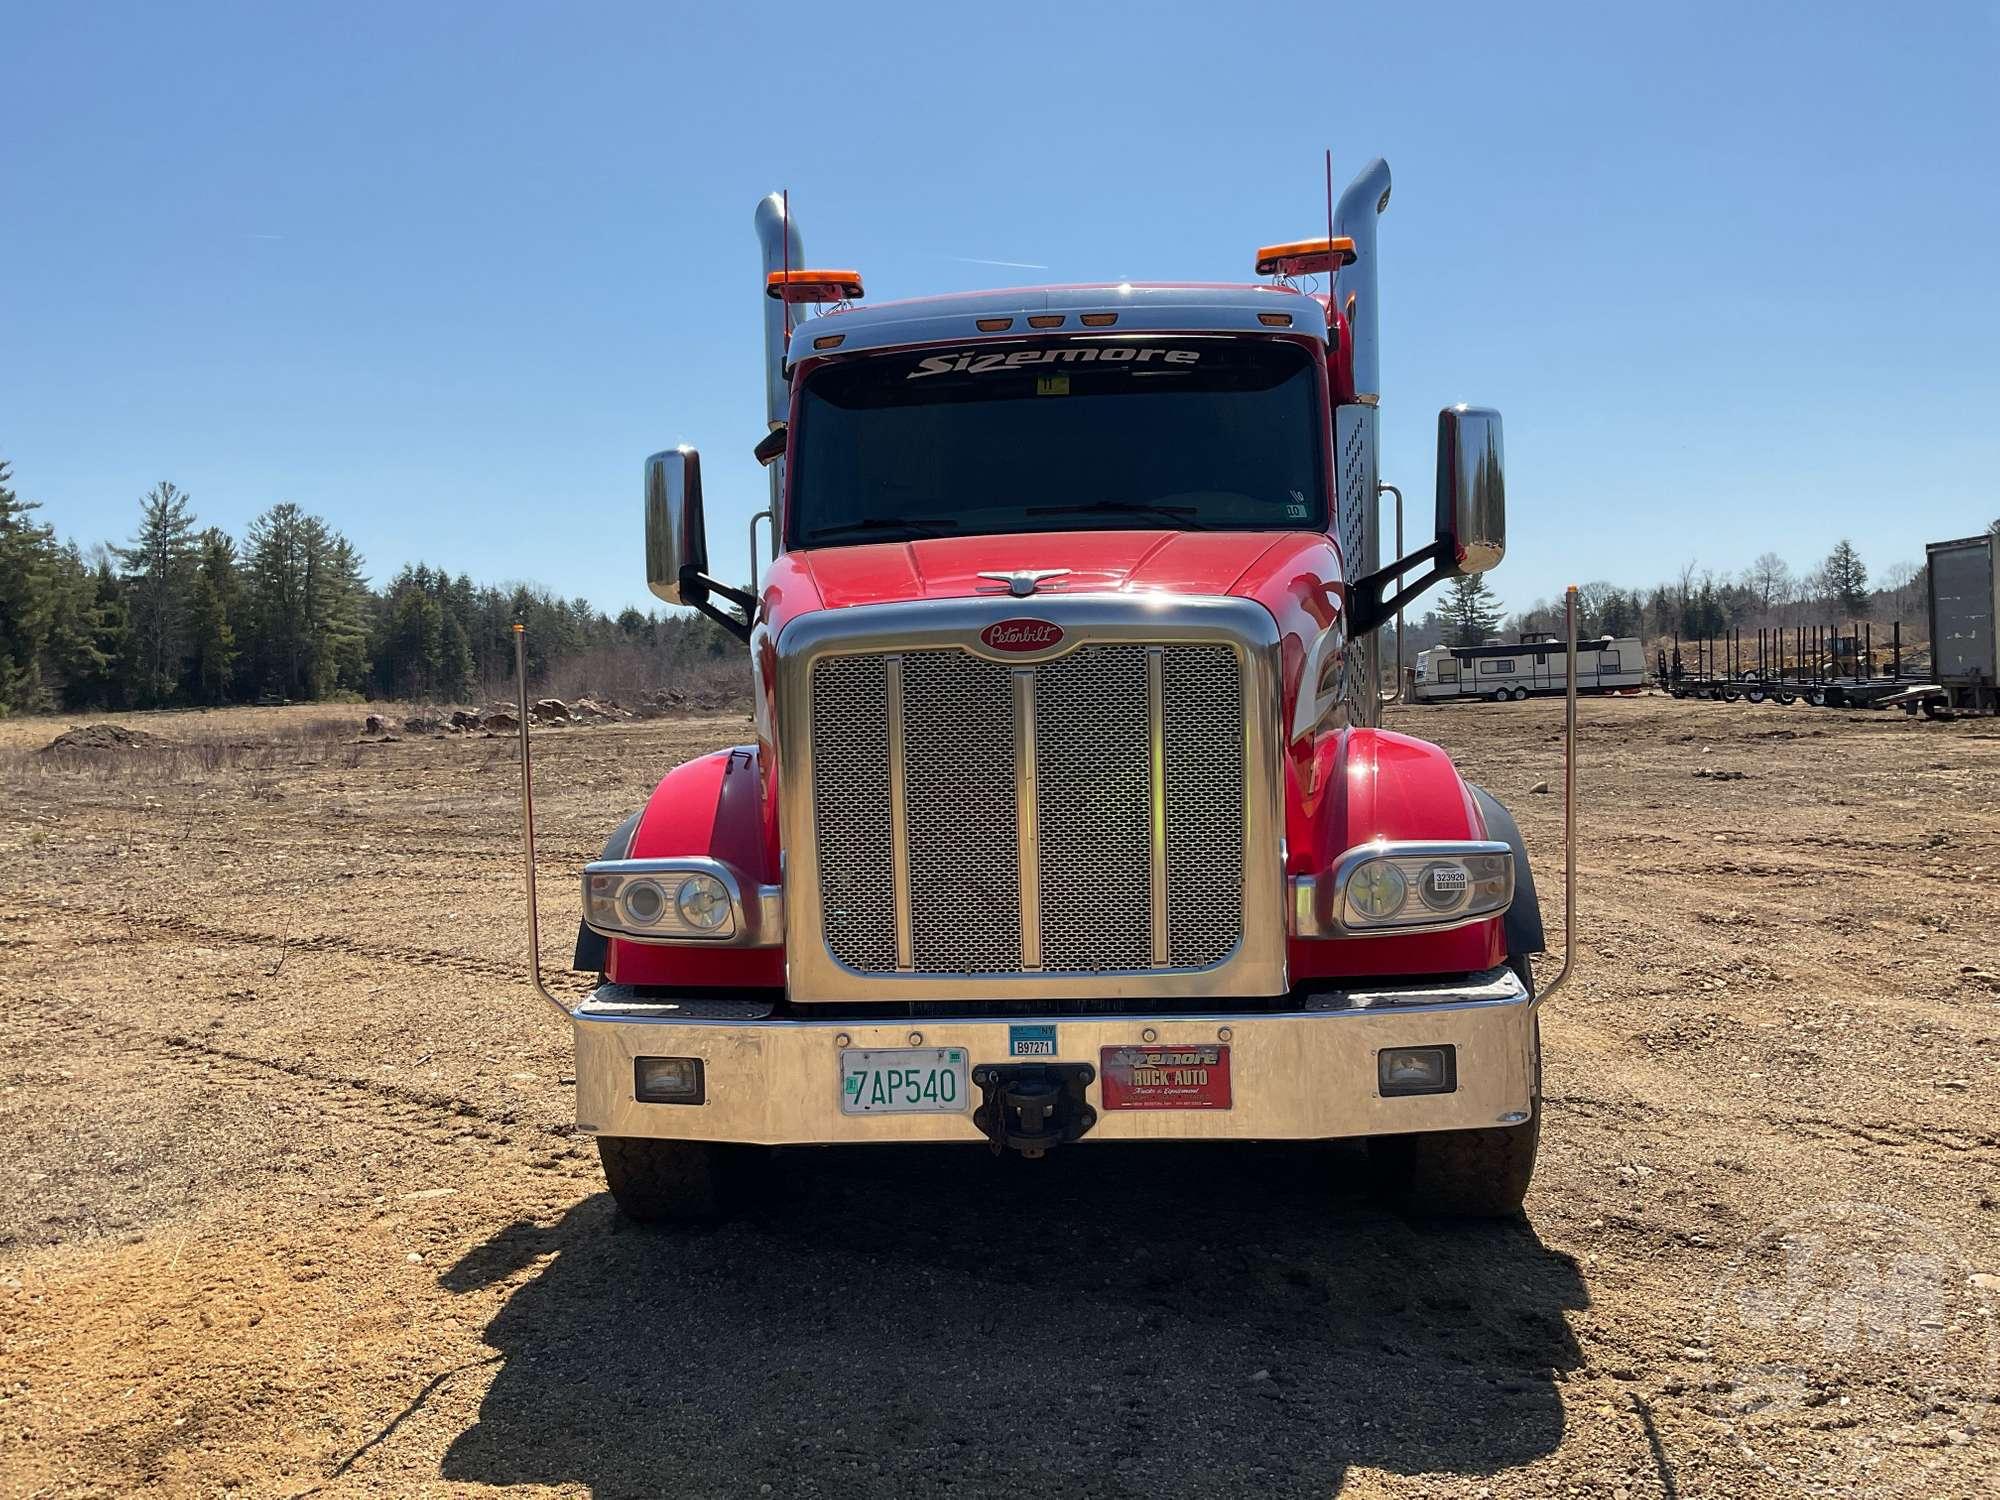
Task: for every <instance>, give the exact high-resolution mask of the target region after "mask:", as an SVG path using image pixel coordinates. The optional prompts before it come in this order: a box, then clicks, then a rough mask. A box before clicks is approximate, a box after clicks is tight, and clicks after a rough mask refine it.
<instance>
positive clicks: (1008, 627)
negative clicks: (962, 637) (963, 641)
mask: <svg viewBox="0 0 2000 1500" xmlns="http://www.w3.org/2000/svg"><path fill="white" fill-rule="evenodd" d="M979 638H980V640H982V641H984V642H985V643H986V644H987V645H988V646H990V647H991V648H992V649H993V650H995V651H1046V650H1048V649H1049V647H1051V646H1058V645H1061V644H1062V638H1063V628H1062V626H1060V625H1058V624H1056V623H1055V622H1054V621H1052V620H999V621H996V622H995V623H993V624H991V625H988V626H987V627H986V628H985V629H984V630H982V631H980V632H979Z"/></svg>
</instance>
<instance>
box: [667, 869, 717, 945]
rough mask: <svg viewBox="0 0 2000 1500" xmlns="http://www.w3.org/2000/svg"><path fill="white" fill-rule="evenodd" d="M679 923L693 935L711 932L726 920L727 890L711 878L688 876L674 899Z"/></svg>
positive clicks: (709, 876) (710, 876) (708, 876)
mask: <svg viewBox="0 0 2000 1500" xmlns="http://www.w3.org/2000/svg"><path fill="white" fill-rule="evenodd" d="M674 909H675V910H676V911H678V912H679V913H680V915H681V920H682V921H683V922H685V923H687V924H688V926H690V927H692V928H694V929H695V931H697V932H714V931H715V930H716V929H717V928H718V927H720V926H722V924H723V923H724V922H727V921H728V920H729V890H728V887H726V886H725V885H723V883H722V882H721V881H719V880H717V879H716V878H715V877H714V876H713V875H690V876H688V878H687V879H685V880H683V881H682V882H681V888H680V890H679V892H678V893H677V894H676V895H675V896H674Z"/></svg>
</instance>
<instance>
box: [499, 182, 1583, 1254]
mask: <svg viewBox="0 0 2000 1500" xmlns="http://www.w3.org/2000/svg"><path fill="white" fill-rule="evenodd" d="M1388 189H1389V174H1388V168H1387V166H1386V165H1385V164H1383V163H1381V162H1379V161H1378V162H1375V163H1373V164H1371V166H1370V167H1369V168H1368V169H1366V170H1365V171H1364V172H1363V173H1362V174H1361V175H1360V176H1359V177H1358V178H1357V179H1356V180H1355V183H1354V184H1353V186H1351V187H1350V188H1349V189H1348V191H1347V193H1346V194H1345V195H1344V196H1343V198H1342V199H1341V201H1340V205H1339V209H1338V216H1337V221H1336V223H1335V225H1334V229H1335V233H1333V234H1332V235H1328V236H1322V237H1320V238H1317V239H1313V240H1306V241H1300V242H1296V243H1292V244H1285V245H1273V246H1269V247H1266V248H1264V249H1262V250H1260V251H1259V252H1258V253H1257V256H1256V258H1255V264H1256V266H1257V270H1258V272H1259V273H1260V275H1263V276H1266V277H1268V278H1269V279H1268V280H1265V281H1260V282H1254V283H1248V284H1243V285H1228V286H1218V285H1206V284H1204V285H1189V284H1158V285H1146V284H1137V283H1119V284H1115V285H1103V286H1077V287H1050V288H1036V289H1027V290H1019V289H1017V290H1008V291H998V292H985V293H975V294H969V295H960V296H952V297H939V298H931V299H922V300H915V301H908V302H894V303H888V304H885V305H879V306H870V307H866V308H862V307H857V306H855V303H856V302H857V301H859V300H860V297H861V291H862V287H861V280H860V277H859V276H858V275H856V274H855V273H854V272H851V271H827V270H819V269H815V268H812V267H811V266H809V265H808V263H807V262H806V259H805V256H804V250H803V244H802V242H801V240H800V237H799V235H798V233H797V230H796V227H795V226H794V225H793V223H792V222H791V219H790V216H789V213H788V211H787V207H786V205H785V203H784V201H783V200H781V199H779V198H777V197H775V196H774V197H773V198H771V199H767V200H766V201H765V202H764V203H763V204H761V205H760V206H759V210H758V226H759V232H760V238H761V239H762V242H763V260H764V264H763V267H762V270H763V276H764V288H763V289H764V291H765V293H766V302H765V307H766V319H767V327H766V356H767V363H768V368H767V380H768V386H767V411H766V418H767V421H766V427H767V432H766V435H765V437H764V439H763V441H762V442H761V443H759V445H758V450H757V451H758V455H759V457H760V458H762V459H763V460H764V461H765V462H766V463H767V464H769V465H770V468H771V477H772V484H771V500H772V507H771V511H770V513H769V519H770V521H771V526H772V553H773V555H772V558H771V561H770V563H769V566H768V568H766V569H765V570H764V572H763V576H762V578H761V580H758V579H753V581H752V584H751V586H750V587H749V588H748V589H740V590H739V589H733V588H728V587H725V586H724V585H722V584H720V583H719V582H717V581H716V580H715V579H713V578H711V577H710V576H709V572H708V557H707V548H706V541H705V537H706V532H705V522H704V517H703V505H702V489H701V468H700V461H699V458H698V456H697V455H696V453H695V452H694V451H693V450H692V449H690V448H685V447H683V448H678V449H674V450H670V451H668V452H664V453H661V454H657V455H655V456H654V457H653V458H652V459H651V460H649V461H648V463H647V466H646V485H645V500H646V555H647V569H648V581H649V584H650V586H651V588H652V590H653V592H654V593H655V594H657V595H658V596H659V597H661V598H662V599H665V600H667V601H669V602H671V603H676V604H683V605H690V606H693V607H694V608H697V609H700V610H702V611H704V612H706V613H708V614H710V615H712V616H713V617H714V618H716V619H717V620H719V621H721V622H722V623H723V624H725V625H726V626H727V627H728V628H729V629H730V630H731V631H732V632H734V633H735V634H736V635H738V636H739V637H740V638H741V639H742V640H744V641H745V643H746V644H747V646H748V647H749V650H750V653H751V659H752V665H753V672H754V684H755V687H754V691H755V695H756V738H755V743H753V744H748V745H744V746H741V747H739V748H736V749H731V750H724V751H718V752H716V753H714V754H712V755H707V756H703V757H700V758H698V759H696V760H693V761H690V762H688V763H687V764H685V765H682V766H680V767H678V768H676V769H674V770H673V771H671V772H670V773H668V775H667V776H666V777H665V778H664V779H663V780H662V781H661V782H660V783H659V786H658V788H657V790H656V791H655V792H654V793H653V794H652V796H651V798H650V799H649V800H648V802H647V804H646V805H645V807H644V808H642V809H640V810H639V811H638V812H637V813H635V814H633V815H632V816H631V817H629V818H627V819H626V821H625V822H624V823H623V824H622V825H621V826H620V827H619V829H618V831H617V832H616V833H615V834H614V835H613V837H612V839H611V841H610V843H609V844H608V845H607V847H606V849H605V853H604V858H603V859H601V860H599V861H597V862H595V863H592V864H591V865H589V866H588V867H587V868H586V870H585V871H584V874H583V929H582V932H581V933H580V935H579V941H578V947H577V957H576V960H575V962H576V966H577V967H578V968H581V969H584V970H586V971H597V972H598V973H599V974H600V978H601V982H600V983H599V984H598V985H597V987H596V988H595V990H594V991H593V992H592V993H591V995H590V997H589V998H588V999H587V1000H586V1001H584V1002H582V1003H581V1004H577V1005H573V1006H564V1009H565V1011H566V1013H567V1014H568V1015H569V1017H570V1019H571V1021H572V1022H573V1025H574V1030H575V1037H576V1049H577V1068H576V1079H577V1101H578V1102H577V1109H578V1123H579V1125H580V1127H581V1128H582V1129H584V1130H586V1131H588V1132H590V1133H592V1134H594V1135H596V1136H597V1138H598V1142H599V1147H600V1151H601V1155H602V1158H603V1162H604V1167H605V1173H606V1177H607V1180H608V1182H609V1185H610V1188H611V1191H612V1193H613V1194H614V1196H615V1197H616V1199H617V1201H618V1203H619V1205H620V1207H621V1209H623V1210H624V1212H626V1213H627V1214H628V1215H630V1216H632V1217H634V1218H637V1219H641V1220H648V1221H651V1220H674V1219H685V1218H691V1217H700V1216H705V1215H708V1214H712V1213H715V1212H717V1211H719V1210H721V1209H723V1208H725V1207H726V1206H727V1205H728V1203H729V1201H730V1200H731V1198H732V1197H733V1196H735V1195H737V1194H740V1193H742V1192H744V1191H750V1190H754V1184H755V1181H756V1176H755V1173H754V1168H755V1166H756V1165H757V1162H758V1160H759V1159H760V1157H761V1156H762V1155H763V1154H764V1153H765V1152H766V1151H767V1150H768V1149H769V1148H772V1147H777V1146H804V1145H813V1144H827V1143H869V1142H888V1141H897V1142H912V1141H924V1142H935V1143H938V1144H939V1145H946V1144H954V1143H955V1144H960V1145H969V1146H978V1145H980V1144H982V1143H983V1144H985V1145H986V1146H987V1147H989V1148H990V1149H991V1150H993V1151H996V1152H997V1151H1018V1152H1021V1153H1024V1154H1026V1155H1029V1156H1038V1155H1041V1154H1043V1153H1045V1152H1047V1151H1049V1150H1052V1149H1055V1148H1058V1147H1065V1148H1067V1147H1068V1146H1070V1145H1071V1144H1072V1143H1077V1142H1083V1143H1089V1142H1094V1141H1102V1140H1149V1141H1175V1140H1218V1139H1227V1140H1240V1141H1257V1140H1299V1139H1313V1140H1322V1139H1333V1138H1339V1137H1366V1138H1367V1139H1368V1141H1369V1143H1370V1150H1371V1153H1372V1155H1373V1156H1374V1157H1375V1158H1376V1159H1377V1162H1378V1164H1379V1166H1380V1168H1381V1174H1380V1175H1381V1176H1382V1178H1383V1180H1384V1181H1385V1182H1386V1183H1387V1184H1388V1185H1389V1186H1390V1187H1391V1188H1392V1189H1393V1190H1394V1191H1395V1192H1396V1193H1397V1194H1398V1195H1399V1196H1401V1197H1402V1198H1403V1199H1405V1200H1406V1201H1408V1202H1410V1203H1411V1204H1413V1205H1415V1206H1417V1207H1420V1208H1423V1209H1427V1210H1433V1211H1441V1212H1457V1213H1484V1214H1494V1213H1510V1212H1513V1211H1515V1210H1517V1209H1518V1208H1519V1206H1520V1203H1521V1198H1522V1194H1523V1192H1524V1191H1525V1190H1526V1188H1527V1185H1528V1181H1529V1177H1530V1175H1531V1173H1532V1171H1533V1167H1534V1160H1535V1153H1536V1144H1537V1137H1538V1131H1539V1122H1540V1103H1539V1092H1540V1088H1539V1080H1540V1054H1539V1036H1538V1031H1537V1026H1536V1012H1535V1006H1536V1000H1535V995H1534V983H1533V977H1532V971H1531V968H1530V962H1529V960H1530V956H1531V955H1533V954H1536V953H1539V952H1540V951H1541V950H1542V948H1543V946H1544V945H1543V941H1542V928H1541V920H1540V915H1539V911H1538V909H1537V905H1536V899H1535V893H1534V885H1533V881H1532V878H1531V876H1530V873H1529V869H1528V863H1527V855H1526V851H1525V849H1524V848H1523V846H1522V842H1521V839H1520V836H1519V834H1518V832H1517V831H1516V830H1515V827H1514V823H1513V821H1512V819H1511V818H1510V817H1509V816H1508V815H1507V813H1506V811H1505V810H1504V809H1503V808H1502V807H1501V806H1500V805H1499V803H1498V802H1497V801H1495V800H1494V799H1493V798H1492V797H1491V796H1490V795H1488V794H1487V793H1486V792H1484V791H1482V790H1481V789H1479V788H1477V787H1473V786H1471V785H1469V784H1468V783H1467V782H1465V781H1464V779H1463V778H1462V777H1461V776H1460V775H1459V773H1458V771H1457V770H1456V768H1455V767H1454V766H1453V765H1452V763H1451V761H1450V760H1449V758H1448V757H1447V756H1446V755H1445V754H1444V752H1442V751H1441V750H1439V749H1438V748H1437V747H1436V746H1434V745H1430V744H1426V743H1424V742H1422V741H1420V740H1416V739H1411V738H1408V737H1406V736H1403V735H1398V734H1391V733H1387V732H1385V731H1382V730H1380V729H1378V728H1376V727H1374V726H1375V722H1376V717H1377V712H1378V703H1379V693H1378V688H1377V680H1376V672H1375V666H1374V648H1373V642H1374V633H1375V631H1376V630H1377V629H1378V627H1379V626H1380V625H1381V624H1382V622H1383V621H1384V620H1385V619H1386V618H1387V617H1388V616H1389V615H1390V614H1392V613H1393V611H1394V610H1395V609H1396V608H1397V607H1399V606H1400V605H1401V604H1402V603H1403V602H1405V601H1406V600H1407V599H1409V598H1410V597H1413V596H1414V595H1415V594H1416V593H1417V592H1418V591H1420V590H1421V589H1422V588H1424V587H1427V586H1429V585H1430V584H1432V583H1434V582H1436V581H1438V580H1439V579H1443V578H1449V577H1453V576H1457V575H1459V574H1463V573H1469V572H1477V571H1479V570H1481V569H1484V568H1487V567H1490V566H1492V565H1493V564H1494V563H1496V562H1498V561H1499V559H1500V556H1501V553H1502V550H1503V546H1504V523H1503V505H1504V478H1503V473H1502V448H1501V440H1500V420H1499V417H1498V415H1497V414H1496V413H1493V412H1490V411H1485V410H1481V409H1477V408H1471V407H1463V406H1455V407H1450V408H1447V409H1446V410H1445V411H1444V412H1442V413H1441V414H1440V418H1439V427H1438V433H1439V442H1438V474H1437V481H1438V507H1437V525H1436V531H1435V535H1434V538H1433V540H1432V541H1431V542H1430V543H1429V544H1428V545H1426V546H1425V547H1423V548H1421V549H1420V550H1418V551H1417V552H1415V553H1413V554H1411V555H1409V556H1407V557H1402V558H1397V559H1393V560H1391V561H1389V562H1388V563H1387V564H1386V565H1385V564H1384V563H1383V562H1382V560H1381V559H1380V557H1379V555H1378V543H1377V540H1376V531H1375V524H1374V516H1375V512H1376V507H1377V503H1378V502H1377V473H1376V432H1377V428H1376V403H1377V399H1378V396H1379V381H1378V378H1377V372H1376V359H1375V348H1376V339H1377V335H1378V328H1377V324H1378V311H1377V306H1376V293H1375V222H1376V218H1377V216H1378V215H1379V214H1380V213H1381V212H1382V210H1383V209H1384V208H1385V207H1386V206H1387V203H1388ZM807 304H817V305H820V306H821V307H822V308H823V309H824V310H823V311H821V312H820V314H819V315H817V316H809V317H802V318H795V312H796V311H797V310H798V309H800V308H802V307H803V306H805V305H807ZM755 536H756V523H755V522H754V521H753V522H752V537H753V549H752V550H753V553H754V551H755V545H754V541H755ZM524 722H525V721H524ZM523 754H524V763H525V755H526V739H525V732H524V739H523ZM530 816H531V814H530ZM607 821H609V820H607ZM531 876H532V865H531Z"/></svg>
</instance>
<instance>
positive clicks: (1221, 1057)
mask: <svg viewBox="0 0 2000 1500" xmlns="http://www.w3.org/2000/svg"><path fill="white" fill-rule="evenodd" d="M1098 1061H1099V1068H1098V1072H1099V1074H1100V1076H1101V1079H1102V1086H1101V1088H1100V1090H1099V1092H1100V1094H1101V1096H1102V1099H1103V1103H1104V1107H1105V1108H1106V1109H1228V1108H1229V1106H1230V1094H1229V1049H1228V1048H1227V1047H1224V1046H1222V1045H1220V1044H1217V1043H1200V1044H1197V1045H1195V1046H1191V1047H1156V1046H1132V1047H1106V1048H1104V1049H1103V1052H1102V1054H1101V1055H1100V1057H1099V1059H1098Z"/></svg>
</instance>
